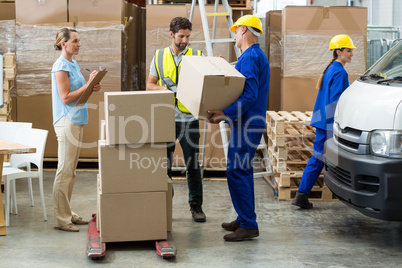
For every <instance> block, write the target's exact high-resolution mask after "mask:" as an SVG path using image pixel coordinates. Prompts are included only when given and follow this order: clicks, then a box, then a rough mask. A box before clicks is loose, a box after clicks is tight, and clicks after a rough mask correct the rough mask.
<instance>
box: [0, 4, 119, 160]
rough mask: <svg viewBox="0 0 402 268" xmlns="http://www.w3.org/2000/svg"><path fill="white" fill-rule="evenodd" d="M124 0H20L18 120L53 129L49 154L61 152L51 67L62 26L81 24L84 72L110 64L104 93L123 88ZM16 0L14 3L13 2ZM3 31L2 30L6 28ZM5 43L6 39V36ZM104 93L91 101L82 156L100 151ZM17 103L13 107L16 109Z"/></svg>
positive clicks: (80, 59) (17, 17) (86, 74)
mask: <svg viewBox="0 0 402 268" xmlns="http://www.w3.org/2000/svg"><path fill="white" fill-rule="evenodd" d="M123 2H124V1H123V0H69V1H67V0H46V1H31V0H17V1H15V14H16V15H15V20H16V22H17V26H16V27H15V28H14V29H15V30H14V32H17V35H18V39H17V41H16V43H17V45H16V47H17V49H16V62H17V77H16V84H17V91H16V93H17V97H16V98H15V99H16V104H17V105H15V106H14V108H15V110H16V114H17V118H16V119H15V120H17V121H20V122H32V123H33V126H34V127H35V128H41V129H46V130H49V136H48V140H47V144H46V151H45V157H46V158H48V159H50V158H52V157H57V139H56V135H55V133H54V129H53V125H52V123H53V122H52V101H51V85H52V84H51V75H50V73H51V70H52V66H53V63H54V62H55V61H56V59H57V58H58V57H59V56H60V51H56V50H54V47H53V44H54V41H55V37H56V33H57V31H58V30H60V29H61V28H62V27H75V28H76V29H77V31H78V34H79V36H80V41H81V45H82V46H81V49H80V53H79V55H77V56H76V57H75V59H76V60H77V62H78V64H79V66H80V68H81V70H82V74H83V75H84V77H85V78H88V77H89V72H87V71H85V70H84V68H88V69H90V70H99V67H102V68H107V70H108V74H107V75H106V76H105V78H104V79H103V80H102V92H104V91H121V80H122V72H121V56H122V47H121V42H120V40H121V39H122V35H123V32H122V29H123V26H122V24H121V21H122V5H123ZM13 4H14V3H13ZM0 35H1V33H0ZM0 42H1V41H0ZM102 103H103V94H102V93H95V94H93V95H92V96H91V98H90V99H89V101H88V105H89V118H90V119H89V122H88V124H87V125H85V126H84V131H85V135H84V138H83V139H84V141H83V142H84V143H85V144H92V146H85V147H84V148H83V149H82V150H81V153H80V158H82V157H92V158H94V157H96V156H97V151H98V150H97V141H98V140H99V131H98V129H99V127H98V124H99V123H98V122H99V107H100V106H101V105H102ZM14 108H13V110H14Z"/></svg>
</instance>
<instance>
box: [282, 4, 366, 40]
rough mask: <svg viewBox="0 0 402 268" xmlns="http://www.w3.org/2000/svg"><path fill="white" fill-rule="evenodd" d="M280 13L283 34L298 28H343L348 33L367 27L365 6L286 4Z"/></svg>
mask: <svg viewBox="0 0 402 268" xmlns="http://www.w3.org/2000/svg"><path fill="white" fill-rule="evenodd" d="M301 14H303V16H302V17H301ZM282 15H283V25H282V30H283V31H284V34H290V33H291V32H293V31H300V30H303V31H310V32H317V31H323V32H329V31H337V32H339V29H345V30H347V31H348V32H349V33H350V32H363V31H366V29H367V19H366V18H367V8H366V7H323V6H315V7H312V6H286V7H285V8H284V9H283V10H282Z"/></svg>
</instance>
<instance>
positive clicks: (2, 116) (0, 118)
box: [0, 113, 11, 161]
mask: <svg viewBox="0 0 402 268" xmlns="http://www.w3.org/2000/svg"><path fill="white" fill-rule="evenodd" d="M10 121H11V113H8V114H0V122H10ZM4 161H5V160H4Z"/></svg>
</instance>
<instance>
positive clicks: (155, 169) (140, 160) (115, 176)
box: [99, 141, 167, 194]
mask: <svg viewBox="0 0 402 268" xmlns="http://www.w3.org/2000/svg"><path fill="white" fill-rule="evenodd" d="M99 174H100V178H101V187H102V193H104V194H109V193H138V192H158V191H167V184H166V178H167V155H166V143H161V144H150V143H146V144H140V145H139V146H138V145H135V144H128V145H126V144H117V145H112V146H110V145H107V144H106V142H105V141H99Z"/></svg>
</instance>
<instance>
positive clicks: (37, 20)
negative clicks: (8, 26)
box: [15, 0, 68, 25]
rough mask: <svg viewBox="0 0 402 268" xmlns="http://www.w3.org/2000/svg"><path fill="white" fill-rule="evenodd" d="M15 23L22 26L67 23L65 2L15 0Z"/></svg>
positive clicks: (54, 0)
mask: <svg viewBox="0 0 402 268" xmlns="http://www.w3.org/2000/svg"><path fill="white" fill-rule="evenodd" d="M15 13H16V21H17V22H19V23H22V24H31V25H32V24H42V23H58V22H67V21H68V18H67V0H35V1H33V0H16V1H15Z"/></svg>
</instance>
